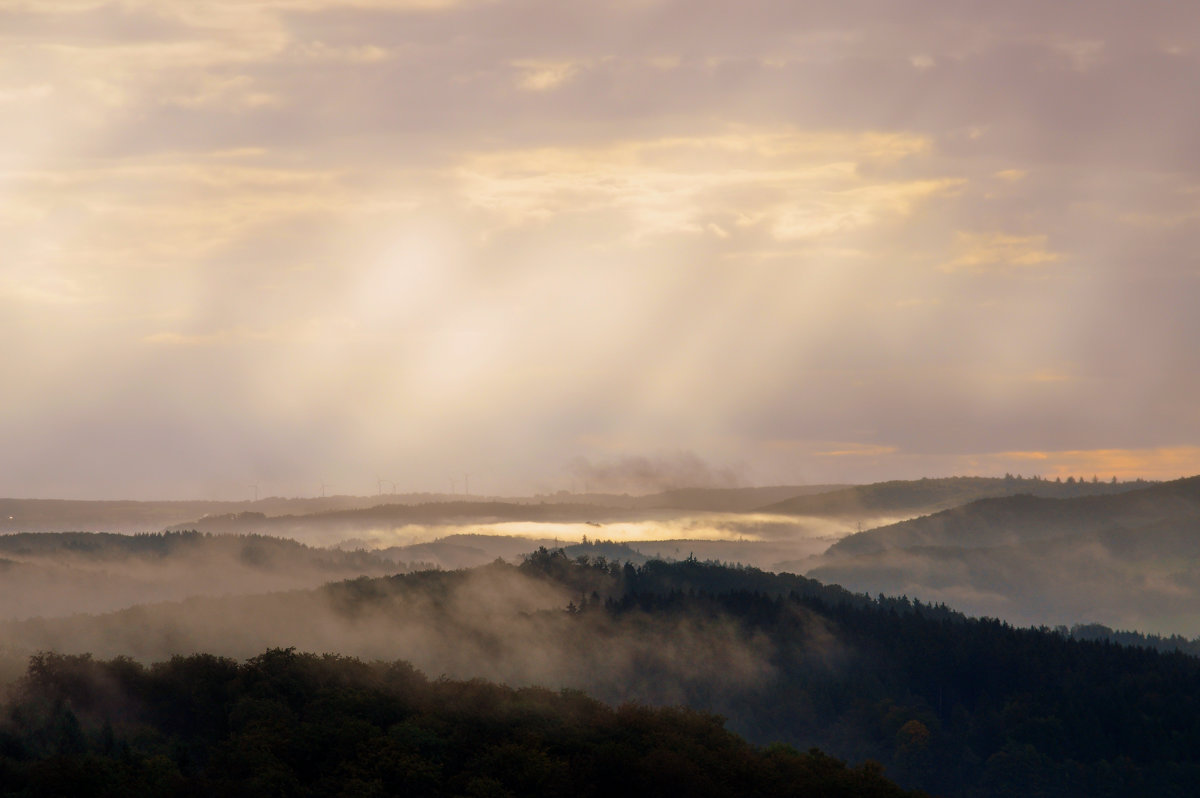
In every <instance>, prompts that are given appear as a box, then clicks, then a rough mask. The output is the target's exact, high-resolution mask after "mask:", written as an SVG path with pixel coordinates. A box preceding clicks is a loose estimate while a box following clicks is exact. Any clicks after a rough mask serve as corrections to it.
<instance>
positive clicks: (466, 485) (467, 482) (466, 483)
mask: <svg viewBox="0 0 1200 798" xmlns="http://www.w3.org/2000/svg"><path fill="white" fill-rule="evenodd" d="M463 493H465V494H466V495H468V496H470V495H471V475H470V474H463Z"/></svg>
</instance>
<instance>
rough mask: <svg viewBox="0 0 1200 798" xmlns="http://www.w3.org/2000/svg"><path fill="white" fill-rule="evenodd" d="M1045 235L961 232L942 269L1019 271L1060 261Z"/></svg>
mask: <svg viewBox="0 0 1200 798" xmlns="http://www.w3.org/2000/svg"><path fill="white" fill-rule="evenodd" d="M1047 238H1048V236H1045V235H1028V236H1022V235H1010V234H1007V233H970V232H959V233H958V234H957V240H956V242H955V249H956V250H957V255H956V256H955V258H954V259H953V260H951V261H950V262H948V263H946V264H944V265H943V266H942V268H943V269H944V270H945V271H948V272H963V271H967V272H976V273H979V272H1008V273H1016V272H1022V271H1028V270H1033V269H1038V268H1044V267H1046V266H1048V265H1050V264H1053V263H1058V262H1059V261H1061V260H1063V259H1064V257H1065V256H1064V255H1063V253H1061V252H1054V251H1052V250H1051V249H1049V248H1048V246H1047V243H1046V242H1047Z"/></svg>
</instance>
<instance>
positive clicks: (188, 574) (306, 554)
mask: <svg viewBox="0 0 1200 798" xmlns="http://www.w3.org/2000/svg"><path fill="white" fill-rule="evenodd" d="M404 570H407V565H406V564H405V563H403V562H397V561H395V560H393V559H391V558H388V557H386V556H384V555H381V554H374V553H366V552H343V551H325V550H320V549H312V548H309V547H306V546H302V545H300V544H298V543H295V542H294V541H289V540H280V539H275V538H266V537H246V536H206V535H196V534H186V533H185V534H167V535H141V536H127V535H110V534H106V535H100V534H85V533H65V534H44V535H6V536H0V619H21V618H29V617H33V616H47V617H50V616H58V615H69V614H72V613H79V612H92V613H94V612H105V611H108V610H115V609H120V608H123V607H130V606H133V605H135V604H144V603H148V602H159V601H168V600H177V599H183V598H187V597H189V596H198V595H218V596H219V595H237V594H244V593H262V592H267V591H274V590H288V589H294V588H301V587H315V586H317V585H321V584H324V583H325V582H328V581H330V580H334V579H342V578H347V577H354V576H359V575H360V574H370V575H383V574H391V573H397V572H399V571H404Z"/></svg>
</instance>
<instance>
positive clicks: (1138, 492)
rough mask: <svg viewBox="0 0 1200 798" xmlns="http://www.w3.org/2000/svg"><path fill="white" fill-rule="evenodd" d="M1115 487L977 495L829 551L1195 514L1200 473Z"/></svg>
mask: <svg viewBox="0 0 1200 798" xmlns="http://www.w3.org/2000/svg"><path fill="white" fill-rule="evenodd" d="M1043 484H1045V483H1044V482H1043ZM1050 484H1056V483H1050ZM1088 484H1089V486H1091V483H1088ZM1099 484H1101V485H1103V484H1105V483H1099ZM1076 485H1078V483H1076ZM1117 487H1125V490H1124V491H1121V492H1117V493H1113V494H1110V495H1094V496H1076V497H1071V498H1060V497H1049V496H1044V495H1043V496H1035V495H1031V494H1027V493H1020V494H1017V495H1011V496H1000V497H988V498H981V499H976V500H974V501H971V502H968V503H966V504H963V505H961V506H957V507H953V508H951V509H947V510H943V511H941V512H938V513H936V514H934V515H929V516H924V517H921V518H914V519H912V520H909V521H901V522H900V523H897V524H892V525H889V526H884V527H879V528H877V529H871V530H868V531H865V532H860V533H858V534H855V535H850V536H849V537H846V538H843V539H842V540H840V541H838V542H837V543H835V544H834V545H833V546H831V547H830V549H829V552H828V553H829V554H830V555H841V554H866V553H871V552H879V551H883V550H884V549H896V548H907V547H910V546H939V545H951V546H998V545H1004V544H1011V543H1016V542H1020V541H1029V540H1045V539H1048V538H1054V537H1061V536H1064V535H1075V534H1080V533H1081V532H1085V531H1095V530H1097V529H1099V528H1106V527H1113V526H1117V525H1133V526H1141V525H1146V524H1151V523H1160V522H1163V521H1169V520H1173V519H1178V518H1180V517H1183V518H1196V519H1200V476H1196V477H1188V478H1185V479H1179V480H1175V481H1173V482H1164V483H1158V484H1151V485H1146V484H1144V483H1143V484H1142V485H1140V486H1139V485H1137V484H1136V483H1121V484H1119V485H1118V486H1117Z"/></svg>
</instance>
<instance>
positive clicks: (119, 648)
mask: <svg viewBox="0 0 1200 798" xmlns="http://www.w3.org/2000/svg"><path fill="white" fill-rule="evenodd" d="M589 573H593V574H594V572H589ZM585 576H586V574H585ZM611 585H612V583H611V582H608V581H606V580H605V579H602V578H599V577H594V585H590V584H588V583H583V584H581V585H576V586H575V587H576V588H578V590H575V589H568V588H566V587H564V586H563V585H561V584H558V583H555V582H550V581H547V580H545V579H543V578H538V577H534V576H530V575H527V574H526V573H523V572H522V571H520V570H518V569H517V568H514V567H512V566H507V565H501V564H495V565H491V566H486V567H483V568H479V569H475V570H471V571H457V572H424V573H417V574H411V575H408V576H404V577H395V578H391V579H385V580H382V581H378V580H375V581H369V580H355V581H348V582H343V583H338V584H334V585H330V586H328V587H327V588H324V589H320V590H308V591H289V592H283V593H272V594H267V595H257V596H241V597H234V596H227V597H220V598H217V597H207V598H193V599H188V600H186V601H181V602H169V603H162V604H155V605H148V606H139V607H135V608H131V609H126V610H123V611H120V612H115V613H109V614H102V615H78V616H73V617H70V618H60V619H34V620H26V621H19V622H8V623H6V624H4V625H3V626H0V640H3V644H2V653H0V662H2V667H3V673H0V675H3V676H8V677H10V678H11V677H13V676H15V675H17V674H18V673H19V672H20V671H21V669H22V668H23V667H24V659H25V657H27V656H28V654H29V653H32V652H34V651H39V650H55V651H59V652H63V653H84V652H89V653H92V654H93V655H94V656H96V657H100V658H107V657H113V656H117V655H126V656H131V657H134V658H135V659H138V660H143V661H155V660H161V659H163V658H166V657H169V656H171V655H173V654H188V653H192V652H208V653H213V654H219V655H224V656H230V657H234V658H246V657H250V656H254V655H256V654H259V653H261V652H262V651H263V650H264V649H265V648H267V647H275V646H279V647H287V646H295V647H296V648H298V649H300V650H304V651H314V652H337V653H340V654H345V655H350V656H357V657H360V658H363V659H385V660H391V659H405V660H408V661H410V662H412V663H413V664H414V665H415V666H416V667H418V668H419V669H421V670H423V671H424V672H425V673H427V674H429V675H430V676H431V677H432V678H436V677H438V676H442V675H444V676H447V677H451V678H461V679H467V678H475V677H482V678H486V679H491V680H496V681H501V682H504V683H507V684H512V685H524V684H539V685H545V686H550V687H577V688H586V689H587V690H588V691H589V692H592V693H593V694H595V695H597V696H598V697H601V698H614V699H620V700H631V699H633V700H645V701H652V702H655V703H678V702H681V701H682V700H683V697H684V693H685V691H687V690H688V689H689V688H690V687H691V686H694V685H695V684H697V683H704V684H706V685H708V687H707V688H706V689H709V690H710V692H712V691H715V692H714V694H715V695H718V696H719V695H721V694H723V692H724V691H737V690H741V689H745V688H747V687H752V686H754V685H758V684H760V683H763V682H764V681H765V680H767V679H768V678H769V676H770V673H771V666H770V664H769V661H770V654H771V648H770V644H769V643H768V641H767V640H766V639H765V638H763V637H761V636H758V635H755V634H749V633H747V632H745V631H743V630H742V629H741V628H740V627H739V626H738V625H737V624H735V623H733V622H732V621H730V620H728V619H727V618H725V617H724V616H723V615H722V614H720V613H712V612H705V613H696V612H686V613H673V612H666V613H654V614H648V613H643V612H640V611H631V612H627V613H624V614H621V615H619V616H610V615H609V614H608V613H605V612H585V613H584V614H582V615H574V614H571V613H570V612H567V611H566V609H567V607H568V605H569V604H570V603H572V602H574V603H575V604H577V605H582V604H585V603H586V602H587V601H588V600H589V595H590V593H591V591H590V590H588V587H594V589H595V590H596V591H597V596H601V595H602V593H607V592H609V590H610V589H611ZM795 612H797V613H799V614H800V615H802V616H803V617H802V618H800V621H801V624H802V628H804V629H808V630H809V632H808V633H810V634H811V636H812V638H813V641H814V646H813V656H823V654H822V652H826V653H827V652H830V651H832V650H833V649H834V648H835V647H836V646H835V644H834V641H833V640H832V638H831V636H830V633H829V630H828V629H826V628H824V626H823V625H821V623H820V622H819V621H817V620H815V619H809V618H808V617H807V613H805V612H804V611H802V610H799V609H797V610H795Z"/></svg>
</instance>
